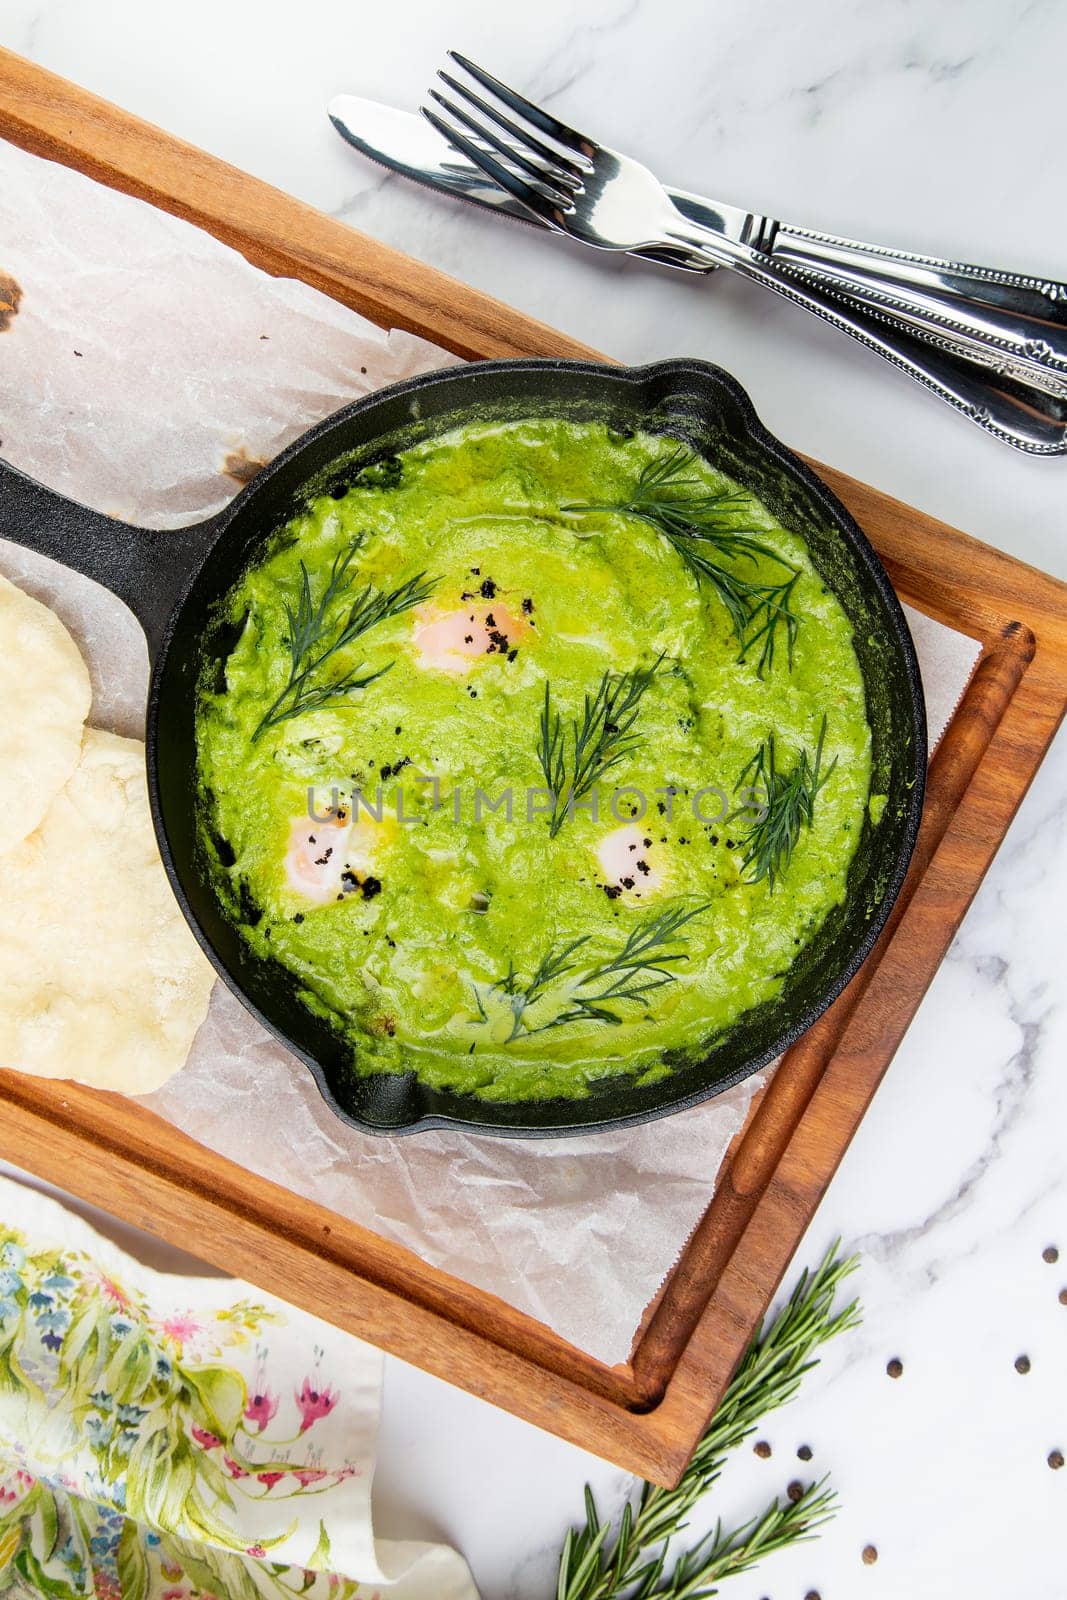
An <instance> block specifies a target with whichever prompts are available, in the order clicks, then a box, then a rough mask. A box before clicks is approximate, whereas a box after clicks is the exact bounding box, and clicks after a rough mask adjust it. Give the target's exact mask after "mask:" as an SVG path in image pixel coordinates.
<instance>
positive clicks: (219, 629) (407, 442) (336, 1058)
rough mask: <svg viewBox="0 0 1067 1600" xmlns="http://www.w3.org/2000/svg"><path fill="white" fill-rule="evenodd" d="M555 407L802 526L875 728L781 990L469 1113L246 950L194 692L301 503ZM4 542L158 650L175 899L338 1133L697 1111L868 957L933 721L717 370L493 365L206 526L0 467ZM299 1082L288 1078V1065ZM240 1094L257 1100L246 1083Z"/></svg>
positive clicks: (156, 685) (871, 575) (321, 441)
mask: <svg viewBox="0 0 1067 1600" xmlns="http://www.w3.org/2000/svg"><path fill="white" fill-rule="evenodd" d="M530 416H552V417H559V418H563V419H570V420H573V421H598V422H603V423H605V424H607V425H608V426H609V427H611V428H612V429H614V430H616V431H620V432H625V431H636V430H643V431H646V432H650V433H661V434H667V435H670V436H671V437H672V438H674V439H677V440H680V441H682V442H684V443H685V444H686V445H688V446H689V447H691V448H692V449H693V450H695V451H696V452H697V453H699V454H700V455H702V456H704V457H706V458H707V459H708V460H709V461H710V462H712V463H713V464H714V465H715V466H716V467H718V468H720V469H721V470H723V471H724V472H726V473H728V474H729V475H730V476H731V477H732V478H734V479H736V480H737V481H738V482H740V483H741V484H742V485H744V487H745V488H747V489H749V490H751V492H752V493H753V494H754V495H756V496H757V497H758V498H759V499H760V500H761V501H762V502H763V504H764V505H765V506H766V507H767V508H768V510H769V511H770V512H771V514H772V515H773V516H774V517H776V518H777V519H778V521H779V522H780V523H781V525H782V526H783V527H785V528H787V529H789V530H791V531H792V532H794V533H796V534H798V535H799V536H800V537H801V538H802V539H803V540H804V541H805V543H806V544H807V546H808V549H809V551H810V554H811V558H812V560H813V562H814V564H815V566H816V568H817V569H818V571H819V573H820V574H821V576H822V577H823V579H824V581H825V582H826V584H827V586H828V587H829V588H831V589H832V590H833V591H834V593H835V594H836V596H837V598H838V600H839V602H840V604H841V606H842V608H843V609H844V611H845V613H846V615H847V617H848V619H849V621H850V622H851V624H852V629H853V642H854V646H855V650H856V655H857V658H858V660H859V664H860V669H861V672H862V675H863V680H864V686H865V691H866V696H867V717H868V721H869V723H870V727H871V741H872V749H871V757H872V774H871V785H872V792H874V793H877V794H880V795H885V796H886V797H887V799H886V802H885V806H884V811H883V813H882V816H881V819H880V821H879V822H878V823H877V824H875V823H874V822H873V821H872V820H871V819H870V818H869V817H867V818H866V819H865V822H864V826H863V831H862V834H861V837H860V840H859V844H858V846H857V849H856V853H855V856H854V857H853V860H852V864H851V867H850V869H849V876H848V887H847V892H846V894H845V897H844V898H843V900H842V901H841V902H840V903H839V904H838V905H837V906H836V907H834V908H833V910H832V911H831V912H830V913H829V915H828V916H827V918H826V920H825V921H824V923H823V925H822V927H821V928H820V930H819V931H818V933H817V934H816V936H815V937H814V939H813V940H812V941H811V942H810V943H809V944H808V945H807V946H806V947H805V948H804V949H803V950H802V952H801V954H800V956H799V958H798V960H797V962H796V963H795V964H794V966H793V967H792V968H791V970H790V972H789V975H788V977H787V978H786V980H785V984H784V987H783V989H782V991H781V992H780V994H779V995H778V996H777V997H776V998H775V999H774V1000H773V1001H771V1002H768V1003H767V1004H765V1005H763V1006H760V1007H757V1008H755V1009H754V1010H752V1011H750V1012H748V1013H747V1014H746V1015H745V1016H744V1017H743V1018H742V1019H741V1020H740V1022H739V1023H737V1024H736V1025H735V1026H734V1027H733V1028H731V1029H730V1030H729V1031H728V1032H726V1033H725V1034H723V1035H722V1036H721V1037H720V1038H718V1039H716V1040H714V1041H713V1043H712V1045H711V1047H710V1048H709V1050H708V1051H707V1053H706V1054H705V1055H704V1057H703V1059H702V1060H700V1061H699V1062H696V1063H693V1062H692V1061H677V1062H668V1065H670V1066H671V1067H672V1071H671V1072H670V1073H669V1074H668V1075H667V1076H665V1077H663V1078H661V1079H660V1080H659V1081H657V1082H655V1083H646V1084H638V1083H635V1082H631V1081H629V1080H627V1079H626V1078H624V1077H618V1076H612V1077H607V1078H605V1079H603V1080H602V1081H600V1082H597V1083H592V1084H591V1085H590V1087H589V1094H588V1096H587V1097H586V1098H584V1099H579V1100H542V1101H523V1102H519V1103H515V1104H505V1103H497V1102H493V1101H483V1100H480V1099H477V1098H475V1097H472V1096H463V1095H458V1094H455V1093H451V1092H447V1091H440V1090H435V1089H431V1088H429V1087H428V1086H427V1085H425V1084H423V1083H420V1082H419V1080H418V1079H417V1078H416V1076H415V1074H414V1073H407V1074H399V1075H397V1074H381V1073H380V1074H377V1075H373V1076H369V1075H361V1074H360V1073H359V1072H358V1071H357V1070H355V1068H354V1066H353V1063H352V1059H351V1048H350V1046H349V1045H347V1044H346V1043H345V1041H344V1040H342V1038H341V1037H340V1035H339V1034H337V1033H336V1032H335V1031H334V1030H333V1029H332V1028H331V1027H330V1025H329V1023H328V1022H327V1021H326V1020H325V1019H323V1018H320V1017H318V1016H316V1015H315V1014H314V1013H313V1012H312V1011H310V1010H309V1008H308V1007H307V1006H306V1004H305V1003H304V1001H303V999H302V998H301V996H300V994H299V992H298V986H297V983H296V980H295V979H294V978H293V977H292V976H291V975H290V974H289V973H288V972H287V971H286V970H285V969H284V968H283V967H281V966H280V965H278V964H277V963H274V962H270V961H265V960H261V959H259V958H258V957H256V956H254V955H253V954H252V953H251V951H250V949H249V947H248V946H247V944H246V943H245V941H244V940H243V939H242V937H241V935H240V933H239V931H238V930H237V928H236V927H235V926H234V925H233V923H232V922H231V921H229V920H228V919H227V917H226V916H225V915H224V914H223V911H222V908H221V907H220V904H219V902H218V900H217V898H216V894H215V890H214V887H213V884H212V881H211V875H210V872H209V870H208V867H207V864H206V862H205V859H204V854H203V850H202V848H201V845H200V842H199V840H200V829H199V798H198V785H197V746H196V693H197V685H198V683H199V682H200V680H201V675H202V673H203V672H204V671H205V670H206V671H210V670H212V668H213V666H214V665H215V664H219V665H220V666H221V663H223V662H224V661H225V659H226V656H227V654H228V649H229V646H230V644H231V643H232V637H231V636H230V635H229V634H228V631H227V629H226V627H225V626H224V624H223V623H222V621H221V620H220V618H221V615H222V605H221V602H222V601H223V600H224V599H225V597H226V596H227V595H228V594H229V593H230V591H231V590H232V588H233V586H234V584H235V583H236V582H237V581H238V580H239V579H240V577H241V575H242V574H243V573H244V572H245V571H246V569H247V567H248V566H249V564H250V563H251V562H253V561H254V560H255V559H256V558H257V556H258V555H259V553H260V552H261V551H262V550H263V549H264V546H265V544H266V543H267V541H268V540H269V539H270V537H271V535H272V534H273V533H274V532H276V530H277V529H278V528H279V527H281V526H282V525H283V524H284V523H285V522H287V521H288V520H289V519H290V518H291V517H292V516H293V515H294V514H296V513H297V512H298V511H299V510H300V509H301V508H302V506H303V505H304V504H305V503H306V501H307V499H308V497H309V495H312V494H316V493H322V492H324V490H325V489H327V488H328V487H329V486H330V485H331V484H334V483H337V482H338V481H341V482H343V481H345V480H346V479H347V478H349V477H351V476H354V475H355V474H356V473H357V472H358V471H359V470H360V469H361V468H362V467H363V466H365V465H367V464H368V463H370V462H372V461H375V460H377V459H380V458H381V457H382V456H384V455H387V454H393V453H395V452H398V451H401V450H404V449H407V448H409V447H411V446H412V445H415V444H418V443H421V442H422V441H424V440H427V439H431V438H433V437H435V436H437V435H439V434H442V433H445V432H448V431H450V430H452V429H454V428H458V427H462V426H464V425H465V424H468V423H472V422H476V421H477V422H483V423H484V422H493V421H501V422H503V421H509V420H519V419H522V418H524V417H530ZM0 536H3V537H6V538H11V539H14V540H16V541H18V542H20V543H23V544H26V545H28V546H29V547H31V548H33V549H36V550H38V551H40V552H41V553H42V554H44V555H47V556H51V557H52V558H53V559H56V560H59V561H61V562H63V563H65V564H66V565H68V566H70V567H73V568H74V569H75V570H77V571H80V572H82V573H84V574H85V575H86V576H88V577H90V578H94V579H96V580H97V581H98V582H100V583H103V584H104V585H106V586H107V587H108V588H110V589H112V590H113V591H114V592H115V593H116V594H117V595H119V597H120V598H121V599H123V600H124V601H125V602H126V604H127V605H128V606H129V607H130V608H131V610H133V612H134V613H135V614H136V616H137V617H138V618H139V620H140V621H141V624H142V626H143V627H144V630H145V633H146V636H147V638H148V642H149V649H150V653H151V655H152V658H153V671H152V681H151V686H150V690H149V704H148V730H147V765H148V785H149V794H150V798H151V805H152V815H153V819H154V822H155V827H156V834H157V838H158V841H159V847H160V852H161V854H162V857H163V861H164V864H165V867H166V870H167V873H168V875H169V878H170V882H171V884H172V886H173V889H174V892H175V894H176V896H177V898H178V900H179V902H180V904H181V906H182V909H183V911H184V912H185V915H186V917H187V919H188V921H189V923H190V926H191V927H192V930H193V932H194V934H195V935H196V937H197V939H198V940H199V942H200V944H201V945H202V947H203V948H204V950H205V952H206V953H207V955H208V957H209V958H210V960H211V961H212V962H213V963H214V965H215V967H216V969H217V971H218V972H219V974H220V976H221V977H222V978H223V980H224V981H225V982H226V983H227V984H228V985H229V987H230V988H231V989H232V990H233V992H234V993H235V994H236V995H237V996H238V998H239V999H241V1000H242V1002H243V1003H244V1004H245V1006H246V1007H247V1008H248V1009H249V1010H250V1011H251V1012H252V1014H253V1015H254V1016H256V1017H257V1018H258V1019H259V1020H260V1021H261V1022H262V1023H263V1024H264V1025H265V1026H266V1027H267V1028H268V1029H270V1031H271V1032H272V1033H274V1034H275V1035H276V1036H277V1037H278V1038H279V1039H280V1040H281V1041H282V1042H283V1043H284V1044H285V1045H287V1046H288V1048H289V1049H290V1050H291V1051H292V1052H293V1054H294V1055H295V1056H296V1057H297V1058H298V1059H299V1061H301V1062H303V1063H304V1065H305V1066H306V1067H307V1068H308V1069H309V1070H310V1071H311V1072H312V1074H313V1075H314V1077H315V1081H316V1083H317V1084H318V1087H319V1089H320V1091H321V1092H322V1095H323V1097H324V1099H325V1100H326V1102H327V1104H328V1105H329V1106H330V1108H331V1109H332V1110H333V1111H334V1112H335V1113H336V1114H337V1116H338V1117H340V1118H341V1119H342V1121H344V1122H347V1123H349V1124H350V1125H351V1126H353V1127H356V1128H359V1129H362V1130H363V1131H365V1132H369V1133H378V1134H393V1135H396V1134H408V1133H414V1132H418V1131H420V1130H423V1129H428V1128H442V1127H451V1128H457V1129H466V1130H468V1131H471V1132H477V1133H487V1134H497V1135H510V1136H514V1137H524V1138H535V1137H552V1136H559V1135H565V1134H579V1133H594V1132H598V1131H601V1130H604V1129H607V1128H612V1127H618V1126H620V1125H624V1124H629V1123H637V1122H643V1121H647V1120H650V1119H651V1118H654V1117H660V1116H666V1115H668V1114H670V1113H672V1112H676V1111H681V1110H684V1109H686V1108H688V1107H690V1106H694V1105H697V1104H699V1103H700V1102H701V1101H703V1100H706V1099H709V1098H710V1097H711V1096H713V1095H716V1094H719V1093H721V1092H722V1091H723V1090H724V1089H727V1088H729V1087H730V1086H731V1085H733V1084H735V1083H738V1082H740V1081H741V1080H742V1079H743V1078H746V1077H748V1076H750V1075H751V1074H752V1073H754V1072H756V1071H758V1070H759V1069H760V1068H761V1067H763V1066H765V1065H766V1064H767V1063H768V1062H770V1061H771V1060H773V1059H774V1058H775V1057H776V1056H778V1055H779V1054H781V1052H782V1051H783V1050H785V1049H787V1048H788V1046H789V1045H791V1044H792V1043H793V1042H794V1041H795V1040H796V1039H798V1038H799V1037H800V1035H801V1034H802V1033H803V1032H804V1031H805V1029H806V1028H808V1027H810V1025H811V1024H812V1023H813V1022H814V1021H815V1020H816V1018H817V1017H819V1016H820V1015H821V1014H822V1012H823V1011H824V1010H825V1009H826V1007H827V1006H828V1005H830V1003H831V1002H832V1001H833V1000H834V999H835V998H836V997H837V996H838V995H839V994H840V993H841V991H842V989H844V987H845V985H846V984H847V983H848V982H849V980H850V979H851V978H852V977H853V976H854V974H855V973H856V971H857V970H858V968H859V967H860V965H861V964H862V962H863V960H864V959H865V957H866V956H867V955H868V954H869V953H870V951H871V949H872V947H873V945H874V943H875V941H876V939H877V937H878V935H879V933H880V932H881V930H882V927H883V926H884V924H885V921H886V919H887V917H888V916H889V913H890V911H891V909H892V907H893V904H894V901H895V900H896V898H897V895H898V894H899V891H900V888H901V886H902V884H903V882H904V877H905V874H906V872H907V868H908V863H909V861H910V859H911V855H912V851H913V849H914V845H915V839H916V834H917V830H918V825H919V819H920V816H921V813H922V803H923V793H924V786H925V778H926V754H927V752H926V719H925V712H924V707H923V696H922V686H921V682H920V678H919V668H918V663H917V661H916V657H915V649H914V646H913V643H912V640H911V636H910V634H909V632H908V627H907V623H906V621H905V619H904V615H903V612H902V610H901V608H900V604H899V602H898V600H897V597H896V595H895V594H894V592H893V589H892V586H891V584H890V582H889V578H888V576H887V574H886V572H885V569H884V568H883V567H882V565H881V563H880V561H879V560H878V557H877V556H876V555H875V553H874V551H873V550H872V548H871V546H870V544H869V543H868V542H867V540H866V538H865V537H864V535H863V534H862V532H861V531H860V529H859V528H858V527H857V525H856V523H855V522H854V521H853V519H852V517H851V516H850V515H849V513H848V512H847V511H846V510H845V508H844V506H842V505H841V503H840V501H839V500H837V498H836V497H835V496H834V495H833V494H832V493H831V491H830V490H829V489H828V488H827V487H826V485H825V484H823V483H822V482H821V481H820V480H819V479H818V478H817V477H816V475H815V474H814V473H813V472H812V471H811V470H810V468H809V467H807V466H806V465H805V464H804V463H803V462H802V461H801V460H800V459H799V458H798V457H797V456H796V455H794V454H793V452H792V451H790V450H788V449H787V448H786V447H785V445H783V444H782V443H780V441H779V440H777V439H775V438H774V437H773V436H772V435H771V434H769V433H768V432H767V430H766V429H765V428H764V427H763V425H762V423H761V422H760V421H759V419H758V417H757V416H756V413H755V411H754V410H753V407H752V404H751V402H750V400H749V399H748V396H747V395H746V394H745V392H744V390H743V389H742V388H741V387H740V385H739V384H738V383H737V382H736V380H735V379H733V378H732V377H730V375H729V374H728V373H726V372H723V371H722V370H721V369H720V368H718V367H715V366H711V365H709V364H708V363H706V362H702V361H697V360H672V361H663V362H659V363H657V364H655V365H653V366H648V367H639V368H632V369H628V368H624V367H615V366H609V365H607V364H599V363H595V362H573V361H495V362H484V363H479V364H474V365H470V366H466V367H457V368H448V369H446V370H444V371H442V372H436V373H430V374H427V375H425V376H423V377H419V378H415V379H412V380H410V381H408V382H406V383H401V384H397V385H395V386H394V387H392V388H390V389H385V390H381V391H380V392H378V393H376V394H374V395H371V396H370V397H368V398H367V399H364V400H361V401H359V402H357V403H356V404H354V405H352V406H349V407H347V408H346V409H344V410H343V411H340V412H338V413H336V414H335V415H334V416H332V417H329V418H327V420H326V421H324V422H322V423H320V424H319V425H318V426H316V427H314V428H312V429H311V430H310V431H309V432H308V433H306V434H304V435H303V436H302V437H301V438H300V439H298V440H297V441H296V442H295V443H294V444H292V445H290V446H289V448H288V449H286V450H285V451H284V452H283V453H282V454H281V455H280V456H278V457H277V458H276V460H275V461H274V462H272V464H271V465H270V466H269V467H267V468H265V469H264V470H263V471H261V472H260V473H259V474H258V475H257V476H256V478H255V479H254V480H253V481H252V482H251V483H250V484H249V485H248V486H247V488H245V489H244V490H243V491H242V492H241V494H239V495H238V496H237V498H236V499H235V500H234V502H233V503H232V504H231V505H230V506H229V507H228V508H227V509H226V511H224V512H223V513H222V514H221V515H220V516H218V517H215V518H213V519H212V520H211V521H210V522H206V523H202V524H199V525H198V526H196V527H194V528H189V529H185V530H183V531H180V532H169V533H156V532H149V531H147V530H140V529H136V528H132V527H129V526H128V525H126V524H124V523H121V522H117V521H115V520H113V519H111V518H108V517H105V516H102V515H100V514H99V513H97V512H94V511H90V510H88V509H87V508H85V507H83V506H78V505H75V504H73V503H72V502H70V501H68V500H65V499H63V498H61V497H60V496H58V495H56V494H53V493H52V492H51V491H49V490H47V489H45V488H43V487H42V486H41V485H40V484H36V483H33V482H32V481H31V480H29V479H27V478H25V477H24V476H22V474H20V473H18V472H16V471H15V470H14V469H13V468H11V467H9V466H6V465H5V464H4V463H2V462H0ZM294 1069H295V1068H294ZM249 1093H250V1096H253V1095H254V1093H255V1086H254V1084H251V1083H250V1084H249Z"/></svg>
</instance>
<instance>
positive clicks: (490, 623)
mask: <svg viewBox="0 0 1067 1600" xmlns="http://www.w3.org/2000/svg"><path fill="white" fill-rule="evenodd" d="M485 625H486V627H487V628H495V627H496V618H495V617H494V615H493V613H492V612H491V611H487V612H486V614H485Z"/></svg>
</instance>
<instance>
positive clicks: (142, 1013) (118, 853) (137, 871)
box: [0, 728, 214, 1094]
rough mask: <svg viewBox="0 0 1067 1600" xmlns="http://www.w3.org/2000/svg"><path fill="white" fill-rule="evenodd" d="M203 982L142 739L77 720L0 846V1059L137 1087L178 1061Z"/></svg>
mask: <svg viewBox="0 0 1067 1600" xmlns="http://www.w3.org/2000/svg"><path fill="white" fill-rule="evenodd" d="M213 982H214V973H213V971H212V968H211V966H210V965H209V963H208V962H207V960H206V959H205V957H204V955H203V954H202V952H201V950H200V947H199V946H198V945H197V943H196V941H195V939H194V938H193V936H192V934H191V933H190V932H189V929H188V927H187V926H186V923H185V920H184V918H183V917H182V914H181V912H180V910H179V909H178V905H177V902H176V901H175V899H174V895H173V893H172V891H171V888H170V885H169V883H168V882H167V877H166V874H165V872H164V870H163V863H162V862H161V861H160V858H159V851H158V849H157V847H156V840H155V834H154V832H153V830H152V820H151V814H150V812H149V808H148V786H147V783H146V780H145V767H144V746H143V745H142V744H141V743H140V742H139V741H137V740H135V739H122V738H120V737H119V736H118V735H117V734H113V733H101V732H99V731H97V730H96V729H93V728H90V729H87V730H86V733H85V736H84V741H83V744H82V750H81V759H80V762H79V764H78V766H77V767H76V769H75V771H74V773H73V775H72V776H71V778H70V780H69V782H68V783H67V784H66V785H65V787H64V788H63V789H62V790H61V792H60V793H59V794H58V795H57V796H56V798H55V800H54V801H53V803H52V805H51V806H50V808H49V810H48V813H47V815H46V817H45V819H44V821H43V823H42V824H41V826H40V828H38V829H37V831H36V832H35V833H33V834H31V835H30V837H29V838H28V839H25V840H24V841H23V842H22V843H21V844H19V845H16V847H15V848H14V849H13V850H11V851H9V852H8V853H7V855H6V856H0V1066H4V1067H13V1068H15V1069H16V1070H17V1071H19V1072H30V1073H36V1074H37V1075H39V1076H40V1077H45V1078H75V1079H77V1080H78V1081H79V1082H81V1083H89V1084H93V1085H95V1086H96V1087H98V1088H103V1089H117V1090H121V1091H122V1092H124V1093H127V1094H147V1093H148V1092H149V1091H150V1090H152V1089H157V1088H159V1086H160V1085H161V1084H162V1083H165V1082H166V1080H167V1079H168V1078H170V1077H172V1076H173V1075H174V1073H176V1072H177V1071H178V1070H179V1069H180V1068H181V1067H182V1066H183V1065H184V1063H185V1059H186V1056H187V1055H188V1052H189V1047H190V1045H191V1044H192V1041H193V1036H194V1035H195V1033H196V1031H197V1029H198V1028H199V1026H200V1024H201V1022H202V1021H203V1020H204V1016H205V1015H206V1012H207V1004H208V997H209V995H210V993H211V988H212V984H213Z"/></svg>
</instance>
